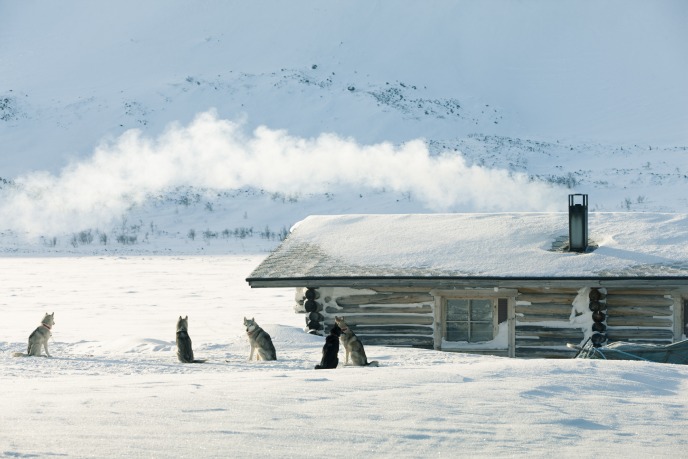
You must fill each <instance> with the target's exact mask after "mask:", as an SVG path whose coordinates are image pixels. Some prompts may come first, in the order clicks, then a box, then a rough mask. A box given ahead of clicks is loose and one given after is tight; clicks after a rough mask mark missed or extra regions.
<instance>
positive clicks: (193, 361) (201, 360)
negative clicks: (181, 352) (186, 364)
mask: <svg viewBox="0 0 688 459" xmlns="http://www.w3.org/2000/svg"><path fill="white" fill-rule="evenodd" d="M206 361H207V360H206V359H194V360H192V361H191V363H205V362H206Z"/></svg>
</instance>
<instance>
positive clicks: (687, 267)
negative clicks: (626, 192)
mask: <svg viewBox="0 0 688 459" xmlns="http://www.w3.org/2000/svg"><path fill="white" fill-rule="evenodd" d="M589 237H590V239H591V241H592V244H593V246H595V250H592V251H588V252H586V253H573V252H567V251H562V250H556V246H557V241H558V242H559V243H561V241H562V240H563V239H567V238H568V214H567V213H499V214H475V213H471V214H408V215H332V216H324V215H316V216H310V217H308V218H306V219H304V220H302V221H301V222H299V223H297V224H296V225H294V227H293V228H292V231H291V233H290V235H289V237H287V239H285V241H284V242H283V243H282V244H281V245H280V246H279V247H278V248H277V249H276V250H275V252H273V253H272V254H271V255H269V256H268V257H267V258H266V259H265V260H264V261H263V262H262V263H261V264H260V265H259V266H258V267H257V268H256V269H255V270H254V271H253V273H252V274H251V276H250V277H249V279H248V281H249V283H251V284H252V285H254V284H257V281H258V280H261V281H263V280H268V281H270V280H271V281H278V280H287V279H304V278H305V279H313V278H316V279H317V278H323V279H324V278H338V277H345V278H357V277H361V278H369V277H404V278H405V277H419V278H420V277H422V278H426V277H437V276H438V277H456V278H550V277H551V278H625V277H638V278H647V277H650V278H655V277H656V278H659V277H661V278H665V277H670V278H686V279H688V215H687V214H658V213H601V212H600V213H597V212H591V213H590V214H589ZM256 286H257V285H256Z"/></svg>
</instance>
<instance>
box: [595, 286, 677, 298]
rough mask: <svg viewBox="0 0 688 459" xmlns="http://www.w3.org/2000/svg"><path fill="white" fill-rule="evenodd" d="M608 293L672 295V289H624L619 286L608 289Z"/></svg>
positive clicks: (615, 294) (616, 294)
mask: <svg viewBox="0 0 688 459" xmlns="http://www.w3.org/2000/svg"><path fill="white" fill-rule="evenodd" d="M607 295H614V296H618V295H655V296H664V295H671V290H657V289H638V288H636V289H633V288H624V289H619V288H614V289H608V290H607Z"/></svg>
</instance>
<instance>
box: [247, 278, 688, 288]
mask: <svg viewBox="0 0 688 459" xmlns="http://www.w3.org/2000/svg"><path fill="white" fill-rule="evenodd" d="M246 282H248V284H249V285H250V286H251V287H252V288H282V287H314V288H317V287H351V288H366V287H372V286H396V287H429V288H444V289H452V288H466V287H470V288H495V287H503V288H517V287H554V286H556V287H575V288H581V287H615V286H628V285H633V286H634V287H639V288H652V287H662V288H682V289H686V288H688V276H680V277H679V276H629V277H608V276H607V277H600V276H583V277H577V276H572V277H546V276H545V277H479V276H465V277H451V276H447V277H443V276H428V277H410V276H409V277H404V276H389V277H387V276H384V277H380V276H370V277H368V276H357V277H281V278H265V277H263V278H261V277H249V278H247V279H246Z"/></svg>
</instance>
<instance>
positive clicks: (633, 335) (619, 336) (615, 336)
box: [607, 327, 674, 342]
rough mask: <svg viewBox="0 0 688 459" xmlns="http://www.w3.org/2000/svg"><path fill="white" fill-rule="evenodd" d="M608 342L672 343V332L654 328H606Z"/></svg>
mask: <svg viewBox="0 0 688 459" xmlns="http://www.w3.org/2000/svg"><path fill="white" fill-rule="evenodd" d="M607 336H608V338H609V341H633V340H643V341H645V340H650V339H653V340H656V341H669V342H671V341H673V339H674V332H673V331H672V330H663V329H655V328H613V327H608V328H607Z"/></svg>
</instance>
